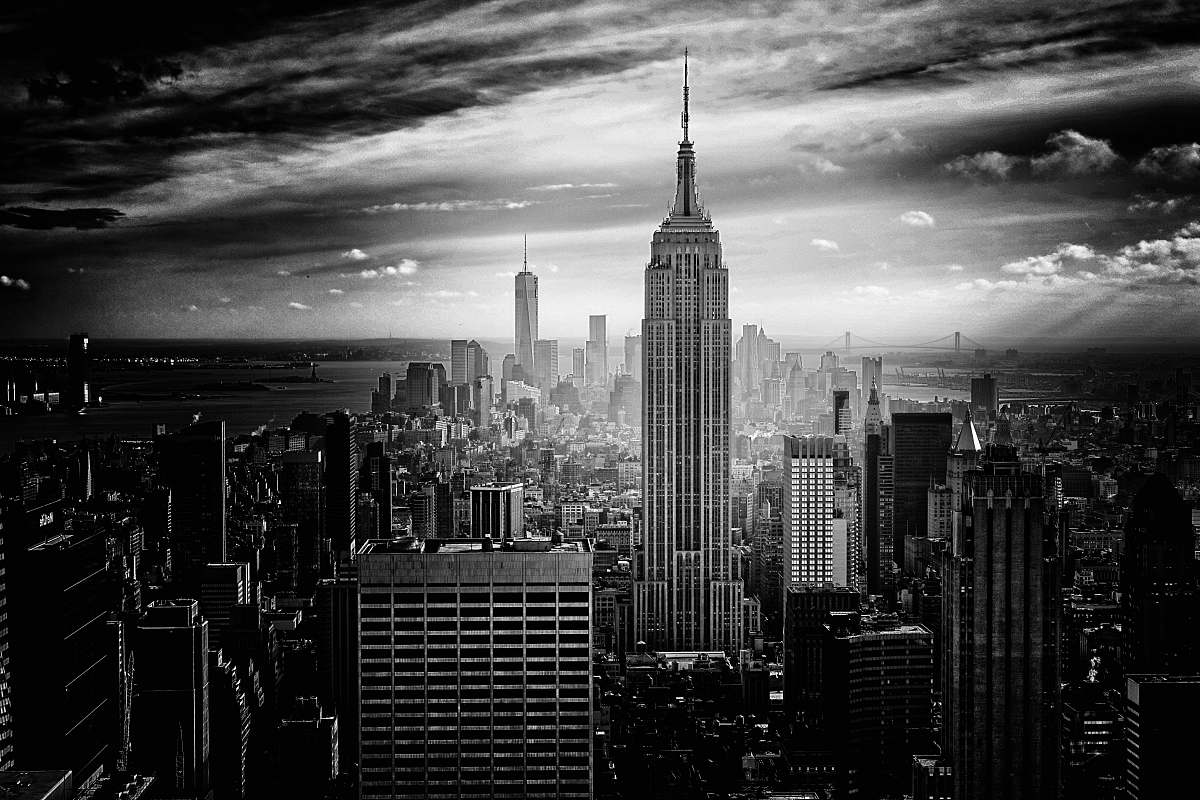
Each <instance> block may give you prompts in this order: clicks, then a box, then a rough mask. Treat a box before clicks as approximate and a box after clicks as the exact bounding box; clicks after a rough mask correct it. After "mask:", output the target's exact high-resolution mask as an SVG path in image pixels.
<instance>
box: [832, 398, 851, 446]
mask: <svg viewBox="0 0 1200 800" xmlns="http://www.w3.org/2000/svg"><path fill="white" fill-rule="evenodd" d="M850 421H851V409H850V390H849V389H834V390H833V432H834V434H835V435H836V434H839V433H840V434H842V435H843V436H845V435H846V434H848V433H850Z"/></svg>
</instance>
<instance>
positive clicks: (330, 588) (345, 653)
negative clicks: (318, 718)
mask: <svg viewBox="0 0 1200 800" xmlns="http://www.w3.org/2000/svg"><path fill="white" fill-rule="evenodd" d="M314 605H315V609H314V610H315V612H316V634H315V637H316V644H317V691H318V699H319V700H320V703H321V706H322V707H323V708H324V709H325V710H326V711H327V712H329V713H331V714H333V715H334V716H336V717H337V718H338V721H339V725H338V730H339V733H338V748H339V753H338V757H339V763H341V765H342V767H343V769H346V770H347V771H349V772H353V771H354V769H355V767H356V766H357V764H358V704H359V678H358V666H359V665H358V657H359V646H358V636H359V634H358V578H357V576H339V577H337V578H331V579H327V580H323V581H321V582H320V583H319V584H318V585H317V593H316V597H315V598H314Z"/></svg>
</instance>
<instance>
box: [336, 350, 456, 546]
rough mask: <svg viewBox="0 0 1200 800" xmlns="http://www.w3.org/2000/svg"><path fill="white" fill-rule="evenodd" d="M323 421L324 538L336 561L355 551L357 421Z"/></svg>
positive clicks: (342, 416)
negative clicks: (327, 539)
mask: <svg viewBox="0 0 1200 800" xmlns="http://www.w3.org/2000/svg"><path fill="white" fill-rule="evenodd" d="M441 366H442V365H441V364H438V367H439V368H440V367H441ZM410 367H411V365H410ZM325 420H326V426H325V535H326V536H328V537H329V543H330V548H331V550H332V554H333V558H334V559H335V560H336V561H339V562H340V561H345V560H346V559H352V558H353V557H354V553H355V552H356V550H357V548H356V546H355V542H356V541H357V534H358V525H357V510H358V470H359V463H358V421H357V420H356V419H355V418H354V417H352V416H350V415H349V414H347V413H346V412H344V411H338V412H335V413H333V414H327V415H326V417H325Z"/></svg>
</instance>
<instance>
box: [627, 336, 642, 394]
mask: <svg viewBox="0 0 1200 800" xmlns="http://www.w3.org/2000/svg"><path fill="white" fill-rule="evenodd" d="M625 374H627V375H632V376H633V379H634V380H635V381H637V382H638V383H641V381H642V337H641V336H640V335H638V336H626V337H625Z"/></svg>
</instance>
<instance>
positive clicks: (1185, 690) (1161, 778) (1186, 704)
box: [1124, 675, 1200, 800]
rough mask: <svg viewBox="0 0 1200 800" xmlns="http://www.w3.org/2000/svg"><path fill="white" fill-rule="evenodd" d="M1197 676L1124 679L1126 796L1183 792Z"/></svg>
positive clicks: (1150, 798) (1198, 710)
mask: <svg viewBox="0 0 1200 800" xmlns="http://www.w3.org/2000/svg"><path fill="white" fill-rule="evenodd" d="M1197 716H1200V677H1198V676H1196V675H1129V676H1127V677H1126V679H1125V795H1124V796H1125V797H1127V798H1129V800H1159V798H1166V797H1179V796H1182V795H1181V792H1183V793H1184V794H1186V791H1187V790H1186V789H1184V787H1187V786H1190V785H1192V781H1194V780H1195V770H1194V769H1193V767H1194V766H1195V765H1194V764H1193V763H1192V759H1193V758H1195V757H1196V749H1195V722H1196V718H1197Z"/></svg>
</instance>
